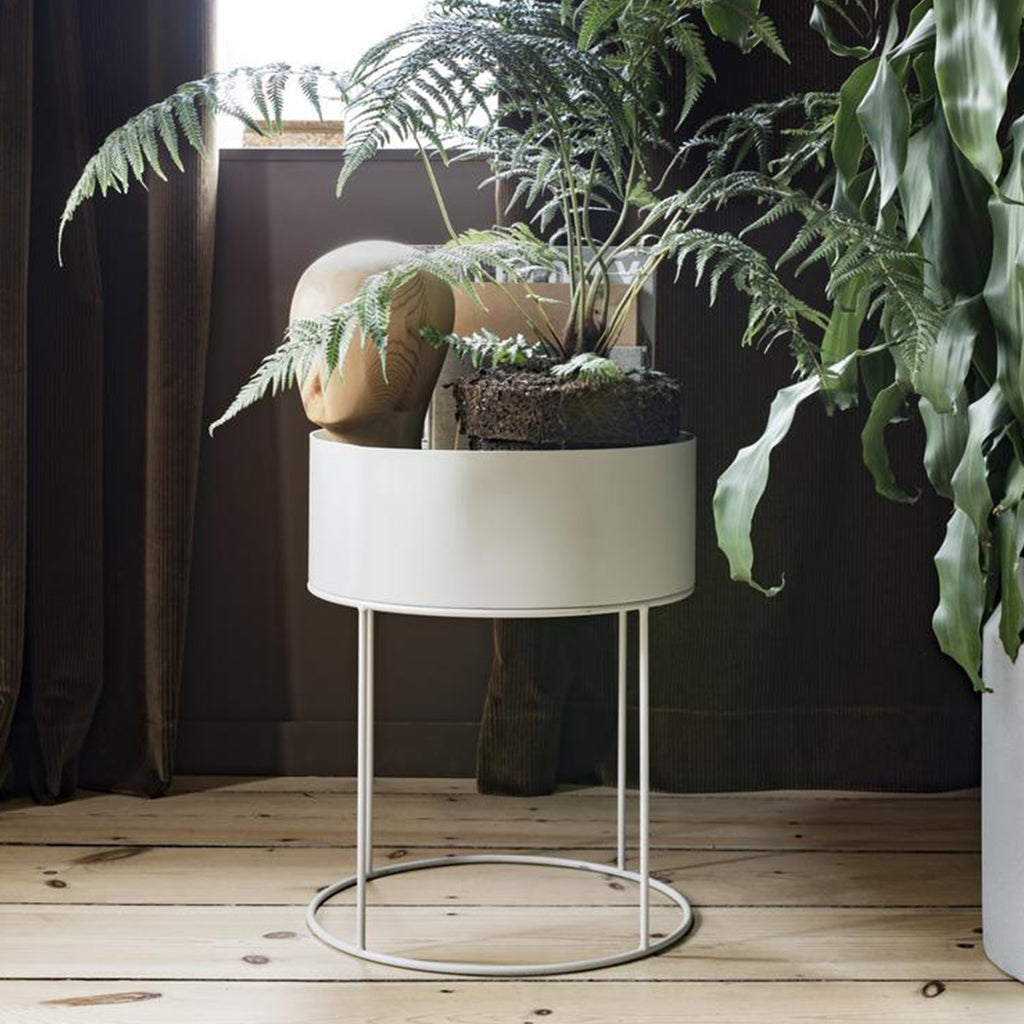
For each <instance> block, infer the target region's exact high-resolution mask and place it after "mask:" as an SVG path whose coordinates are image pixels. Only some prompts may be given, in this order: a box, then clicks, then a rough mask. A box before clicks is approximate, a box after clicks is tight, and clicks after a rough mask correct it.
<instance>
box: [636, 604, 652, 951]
mask: <svg viewBox="0 0 1024 1024" xmlns="http://www.w3.org/2000/svg"><path fill="white" fill-rule="evenodd" d="M649 611H650V609H649V608H648V607H647V605H642V606H641V608H640V708H639V711H640V714H639V718H640V840H639V842H640V948H641V949H647V947H648V945H649V943H650V934H651V928H650V916H651V914H650V903H651V886H650V874H651V871H650V860H651V836H650V818H651V815H650V797H651V793H650V789H651V779H650V756H649V754H650V680H649V678H648V676H649V672H650V667H649V659H648V642H649V641H648V632H649V631H648V621H647V620H648V613H649Z"/></svg>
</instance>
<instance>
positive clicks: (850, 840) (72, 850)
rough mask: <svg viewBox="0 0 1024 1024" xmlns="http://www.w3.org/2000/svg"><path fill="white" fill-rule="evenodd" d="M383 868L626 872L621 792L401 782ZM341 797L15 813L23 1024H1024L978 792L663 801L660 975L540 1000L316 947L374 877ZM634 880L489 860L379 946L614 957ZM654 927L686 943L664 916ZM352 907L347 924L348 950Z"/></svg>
mask: <svg viewBox="0 0 1024 1024" xmlns="http://www.w3.org/2000/svg"><path fill="white" fill-rule="evenodd" d="M377 793H378V796H377V799H376V801H375V806H376V813H377V821H376V836H377V841H378V854H377V855H378V857H380V858H381V859H383V860H386V861H388V862H397V861H401V860H403V859H409V858H413V857H421V856H443V855H444V854H446V853H449V852H456V851H458V852H466V851H468V850H533V849H538V850H539V849H555V850H558V851H560V853H561V854H562V855H565V856H573V857H577V856H578V857H585V858H587V859H592V860H596V861H599V862H608V863H610V862H611V860H612V857H613V845H614V824H613V823H614V795H613V794H612V793H610V792H609V791H607V790H601V789H574V790H566V791H564V792H560V793H559V794H557V795H556V796H553V797H545V798H534V799H524V800H518V799H508V798H498V797H483V796H479V795H477V794H476V793H475V791H474V789H473V787H472V785H471V784H470V783H468V782H453V781H452V780H438V781H430V780H382V781H381V782H380V784H379V786H378V789H377ZM353 813H354V797H353V786H352V783H351V780H344V779H198V778H191V779H183V780H181V782H180V783H179V784H178V785H177V786H176V789H175V792H174V794H173V795H172V796H170V797H168V798H166V799H163V800H158V801H146V800H138V799H132V798H128V797H120V796H112V795H95V794H85V795H83V796H81V797H80V798H79V799H77V800H74V801H72V802H71V803H68V804H64V805H61V806H58V807H38V806H35V805H33V804H31V803H28V802H17V801H16V802H8V803H6V804H0V1022H2V1024H57V1022H73V1024H79V1022H81V1024H136V1022H137V1024H162V1022H168V1024H170V1022H173V1024H243V1022H244V1024H264V1022H265V1024H328V1022H333V1021H344V1022H346V1024H347V1022H361V1021H367V1022H371V1021H372V1022H374V1024H387V1022H396V1024H397V1022H406V1024H432V1022H439V1024H440V1022H447V1024H465V1022H486V1024H505V1022H508V1024H533V1022H537V1024H539V1022H540V1020H541V1019H542V1018H546V1017H551V1018H552V1019H553V1020H554V1021H555V1022H556V1024H557V1022H559V1021H565V1022H571V1024H583V1022H588V1024H598V1022H606V1021H607V1022H623V1024H627V1022H628V1024H647V1022H650V1024H660V1022H665V1024H668V1022H672V1024H676V1022H683V1021H685V1022H698V1024H699V1022H709V1024H710V1022H719V1024H725V1022H736V1024H744V1022H755V1021H756V1022H758V1024H777V1022H778V1024H781V1022H791V1021H801V1022H805V1021H818V1022H831V1021H836V1022H843V1024H851V1022H864V1024H867V1022H872V1024H876V1022H888V1021H894V1022H908V1024H914V1022H918V1021H930V1022H940V1024H941V1022H953V1021H956V1022H963V1024H971V1022H979V1024H981V1022H984V1024H1001V1022H1004V1021H1005V1022H1010V1021H1013V1022H1014V1024H1019V1022H1020V1021H1022V1020H1024V986H1021V985H1018V984H1017V983H1016V982H1012V981H1010V980H1009V979H1007V978H1006V977H1005V976H1004V975H1003V974H1001V973H1000V972H999V971H998V970H997V969H996V968H995V967H993V966H992V965H991V964H990V963H989V962H988V961H987V960H986V959H985V956H984V953H983V952H982V948H981V913H980V909H979V907H978V903H979V877H978V872H979V863H978V852H977V850H978V801H977V796H976V794H974V793H962V794H949V795H941V796H934V797H928V796H924V797H922V796H871V795H867V796H865V795H857V794H827V793H805V794H794V793H766V794H753V795H751V794H744V795H728V796H669V795H655V796H654V797H653V799H652V815H651V816H652V833H653V842H654V849H653V852H652V867H653V869H654V870H655V872H656V873H657V875H658V876H659V877H661V878H665V879H668V880H671V881H672V882H673V883H675V884H676V885H678V886H679V887H680V888H681V889H682V890H683V891H684V892H685V893H686V894H687V895H689V896H690V898H691V900H692V901H693V903H694V906H695V908H696V915H697V927H696V929H695V931H694V932H693V933H692V935H691V936H690V937H689V938H688V939H687V940H685V941H684V942H683V943H681V944H680V945H678V946H676V947H675V948H673V949H671V950H669V951H667V952H666V953H664V954H662V955H661V956H660V957H657V958H653V959H648V960H644V961H640V962H638V963H634V964H628V965H624V966H622V967H618V968H613V969H610V970H606V971H600V972H589V973H585V974H579V975H571V976H565V977H562V978H557V979H537V980H528V981H504V982H500V981H488V980H485V979H480V980H463V979H458V978H450V977H446V976H443V975H437V974H415V973H410V972H404V971H399V970H393V969H390V968H384V967H378V966H376V965H372V964H366V963H363V962H361V961H357V960H354V959H352V958H349V957H346V956H344V955H343V954H340V953H336V952H334V951H332V950H329V949H327V948H326V947H324V946H322V945H321V944H319V943H318V942H317V941H316V940H315V939H313V938H312V937H310V936H309V935H308V934H307V933H306V930H305V926H304V921H303V915H304V905H305V903H306V902H307V901H308V899H309V897H310V895H311V894H312V893H313V892H314V891H315V890H316V889H317V888H318V887H319V886H322V885H324V884H326V883H327V882H329V881H332V880H334V879H335V878H337V877H340V876H341V875H343V874H347V873H349V872H350V871H351V870H352V864H353V859H354V850H353V825H354V821H353ZM634 900H635V891H634V890H633V889H632V887H631V886H629V885H628V884H626V883H622V882H620V881H618V880H616V879H615V878H614V877H612V876H604V875H600V874H584V873H582V872H580V873H567V872H565V871H559V870H557V869H554V868H552V869H546V868H545V869H540V868H521V867H491V866H466V867H452V868H449V869H446V870H444V871H435V872H425V873H415V874H409V875H404V876H398V877H395V878H391V879H383V880H380V881H378V882H376V883H374V885H373V887H372V907H373V911H372V916H371V918H370V928H369V938H370V941H371V942H372V943H373V944H374V945H376V946H378V947H380V948H383V949H387V950H390V951H393V952H401V953H405V954H406V955H421V956H422V955H429V956H434V957H438V958H441V959H448V958H451V959H456V958H466V957H475V958H478V959H483V960H487V959H494V960H499V959H509V960H517V959H519V960H524V959H529V960H538V959H548V958H550V959H552V960H557V959H565V958H567V957H570V956H573V957H575V956H581V955H596V954H598V953H601V952H608V951H611V950H613V949H617V948H623V947H627V946H629V945H630V944H632V942H633V941H635V940H634V936H633V931H632V929H633V928H634V926H635V911H634V909H633V907H634ZM653 902H654V905H653V908H652V928H653V929H654V930H655V931H664V930H667V929H669V928H671V927H672V923H673V920H674V915H673V911H672V910H671V908H670V907H668V906H666V905H665V903H664V901H663V900H661V899H660V898H658V899H655V900H654V901H653ZM350 904H351V899H350V898H348V899H342V898H339V899H338V900H337V901H336V905H335V906H333V907H332V908H331V909H329V910H328V911H327V913H326V919H327V920H328V921H329V922H330V923H331V924H332V925H333V927H335V928H336V929H337V930H338V931H344V930H345V929H346V928H347V927H348V926H349V924H350V922H351V917H352V908H351V905H350Z"/></svg>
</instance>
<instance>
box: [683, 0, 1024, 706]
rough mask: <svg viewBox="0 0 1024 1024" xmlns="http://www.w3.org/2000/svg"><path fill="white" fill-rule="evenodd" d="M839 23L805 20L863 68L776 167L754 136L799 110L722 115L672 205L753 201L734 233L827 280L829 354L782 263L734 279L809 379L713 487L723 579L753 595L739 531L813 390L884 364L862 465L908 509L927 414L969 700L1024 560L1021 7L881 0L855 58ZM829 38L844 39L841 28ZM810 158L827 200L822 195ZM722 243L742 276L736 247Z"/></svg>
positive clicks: (943, 576) (942, 588)
mask: <svg viewBox="0 0 1024 1024" xmlns="http://www.w3.org/2000/svg"><path fill="white" fill-rule="evenodd" d="M826 6H827V7H828V11H827V12H826V10H825V7H826ZM968 8H969V9H968ZM838 9H839V8H838V6H837V4H836V3H829V4H827V5H826V4H823V3H819V4H818V9H817V11H816V13H815V17H814V24H815V26H816V27H817V28H818V30H819V31H820V32H821V33H822V35H823V36H824V37H825V40H826V42H827V44H828V45H829V46H830V48H831V49H832V51H833V52H834V53H837V54H839V55H840V56H843V57H847V58H851V59H853V60H854V61H855V66H854V67H853V70H852V72H851V74H850V75H849V77H848V78H847V80H846V82H845V84H844V85H843V86H842V88H841V89H840V90H839V93H838V95H836V96H835V97H833V98H832V100H831V113H827V110H828V107H829V102H828V101H826V100H824V99H823V98H821V97H816V99H815V103H816V110H815V112H814V113H813V114H812V113H811V111H810V109H809V104H808V103H807V100H806V98H805V101H804V107H805V116H804V123H803V125H802V127H801V128H799V129H798V131H797V133H796V134H795V135H794V134H792V133H791V134H790V135H789V137H788V139H787V140H786V141H787V143H788V145H786V146H784V147H783V152H782V153H781V155H776V156H773V157H772V158H771V159H768V158H767V157H766V156H765V154H764V148H765V144H766V140H767V139H772V138H773V133H772V132H771V131H770V130H769V128H768V127H767V124H768V123H769V122H772V121H774V120H777V119H778V118H779V117H784V116H791V114H792V112H793V111H794V110H795V109H798V105H797V103H795V102H794V100H792V99H790V100H785V101H782V102H780V103H779V104H777V109H776V110H775V111H774V112H773V111H771V110H766V108H765V106H764V105H763V104H762V105H759V106H758V107H755V108H752V109H751V110H749V111H744V112H741V113H740V114H737V115H734V116H731V117H730V118H725V119H718V120H717V121H716V123H714V124H712V125H711V126H710V127H708V128H706V129H705V130H704V131H702V132H701V133H699V140H698V142H697V143H696V145H695V146H693V147H691V148H698V149H699V148H701V147H703V149H704V150H705V151H706V155H707V167H708V171H707V173H706V175H705V177H704V179H703V180H702V181H701V182H699V183H698V185H697V186H695V187H694V188H693V189H691V190H690V191H689V192H688V193H686V194H684V195H682V196H679V197H675V198H674V200H672V201H671V202H674V203H675V205H676V206H677V207H679V208H685V210H686V211H688V212H689V211H700V210H704V209H708V208H718V207H719V206H721V205H722V204H724V203H727V202H731V201H733V200H737V199H739V200H744V201H745V202H746V203H747V204H748V205H749V203H750V201H753V202H754V203H756V204H759V206H760V207H761V209H760V210H759V211H758V213H757V214H756V215H755V217H754V218H753V219H752V221H751V222H750V223H749V224H748V226H747V228H746V229H745V231H744V232H742V236H743V237H744V238H747V237H749V235H750V233H751V232H756V231H757V229H758V228H760V227H764V226H766V225H768V224H778V223H786V224H790V223H791V224H792V225H793V227H792V232H791V240H790V244H789V246H788V248H787V250H786V252H785V254H784V256H783V259H782V261H781V263H782V264H789V266H790V267H792V269H793V271H794V272H795V273H799V272H800V271H802V270H803V269H805V268H806V267H808V266H811V265H813V264H817V265H818V266H819V267H821V268H823V269H824V271H825V273H826V276H827V284H826V286H825V289H824V293H823V295H822V296H821V297H822V298H823V299H824V300H825V302H826V303H827V306H828V310H827V312H825V311H823V312H822V314H821V318H822V319H824V321H825V322H826V323H827V324H828V327H827V328H826V330H825V333H824V336H823V337H821V338H820V339H819V338H818V337H817V336H816V335H815V334H814V330H813V329H814V328H819V327H820V321H819V322H816V321H814V320H813V318H810V317H808V316H807V315H806V310H807V307H806V304H805V303H803V302H800V301H798V300H796V299H795V298H794V297H793V296H792V294H791V293H790V292H789V291H788V290H786V289H784V288H782V287H781V285H780V283H779V282H778V279H776V278H775V277H774V272H775V271H778V270H779V267H769V266H768V265H767V262H764V263H762V264H761V266H760V267H759V268H758V272H757V274H758V276H757V279H756V280H746V281H745V280H744V279H743V278H742V277H740V278H739V279H738V280H737V281H735V283H737V284H738V286H739V288H740V290H741V291H743V292H745V293H747V294H749V295H751V309H750V324H749V327H748V332H747V336H748V338H749V337H750V334H751V331H752V330H756V332H757V333H758V335H759V336H760V337H763V338H768V339H770V338H772V337H777V336H781V335H786V336H787V337H788V338H789V339H790V342H791V344H792V345H793V350H794V355H795V358H796V361H797V370H798V373H799V374H800V375H801V376H802V377H803V378H804V379H802V380H800V381H799V382H798V383H796V384H793V385H790V386H789V387H788V388H785V389H783V390H782V391H780V392H779V394H778V396H777V397H776V401H775V403H773V405H772V410H771V412H770V413H769V418H768V425H767V428H766V431H765V434H764V435H763V436H762V438H761V439H760V440H759V441H758V442H756V443H755V444H754V445H752V446H749V447H748V448H746V449H744V450H743V451H742V452H740V454H739V455H738V456H737V458H736V460H735V461H734V462H733V464H732V465H731V466H730V467H729V469H728V470H727V471H726V473H725V474H723V476H722V478H721V480H720V481H719V488H718V492H717V493H716V499H715V510H716V525H717V528H718V539H719V545H720V547H721V548H722V550H723V551H724V552H725V554H726V556H727V557H728V559H729V562H730V566H731V567H732V572H733V575H734V577H736V578H738V579H745V580H747V581H749V582H752V578H751V573H750V569H751V566H752V564H753V550H752V548H751V545H750V525H751V521H752V517H753V514H754V511H755V509H756V505H757V501H758V499H759V498H760V495H761V493H762V492H763V489H764V487H765V486H766V483H767V472H768V454H769V453H770V452H771V451H772V450H773V449H774V448H775V446H776V445H777V444H778V443H779V442H780V441H781V440H782V438H783V437H784V436H785V433H786V430H787V429H788V425H789V423H790V422H791V420H792V415H793V412H794V410H795V407H796V406H797V405H798V404H799V403H800V402H802V401H803V400H805V399H806V398H807V397H809V396H810V395H811V394H823V395H824V397H825V398H826V401H827V403H828V404H829V405H830V406H833V405H835V406H839V407H841V408H845V407H846V406H848V405H850V404H853V403H854V402H855V401H856V399H857V397H858V386H857V375H856V373H855V372H851V371H852V366H853V364H852V363H851V362H850V360H852V359H858V360H860V362H861V365H862V371H866V369H867V367H868V365H869V360H868V359H861V358H860V357H862V356H865V355H866V354H867V353H869V352H872V351H877V350H883V351H884V352H885V353H888V354H889V355H891V357H892V358H891V360H889V361H888V365H887V367H886V369H885V376H883V377H881V378H879V377H878V375H877V372H876V371H877V369H878V367H879V365H882V366H884V365H885V364H876V363H875V362H871V363H870V365H872V366H873V367H874V368H875V369H874V370H873V371H872V378H871V388H870V391H869V397H870V398H871V399H872V402H871V409H870V413H869V415H868V418H867V422H866V425H865V428H864V434H863V439H862V440H863V448H864V461H865V464H866V466H867V468H868V469H869V471H870V472H871V473H872V475H873V477H874V480H875V483H876V487H877V488H878V490H879V491H880V492H881V493H882V494H884V495H886V496H887V497H890V498H892V499H894V500H897V501H905V500H907V498H908V496H907V495H906V494H905V493H904V492H903V491H902V490H901V489H900V488H899V487H898V486H897V485H896V482H895V480H894V478H893V475H892V470H891V467H890V464H889V460H888V456H887V453H886V450H885V444H884V434H885V429H886V426H887V425H888V424H889V423H892V422H896V421H898V420H899V419H901V418H903V416H904V415H908V414H912V413H913V411H914V409H915V408H916V409H917V411H919V412H920V415H921V418H922V421H923V423H924V427H925V432H926V437H927V444H926V448H925V453H924V461H925V468H926V470H927V473H928V479H929V481H930V483H931V485H932V486H933V487H934V488H935V490H936V491H937V492H938V493H939V494H941V495H942V496H944V497H946V498H948V499H949V500H950V501H951V503H952V506H953V510H952V515H951V517H950V520H949V524H948V527H947V531H946V536H945V539H944V541H943V543H942V546H941V547H940V549H939V551H938V553H937V554H936V557H935V564H936V569H937V572H938V576H939V595H940V596H939V605H938V608H937V609H936V612H935V616H934V620H933V626H934V631H935V635H936V637H937V639H938V640H939V643H940V645H941V647H942V649H943V650H944V651H945V652H946V653H947V654H949V655H950V656H951V657H953V658H954V659H956V661H957V662H958V663H959V664H960V665H961V666H962V667H963V669H964V671H965V672H966V674H967V675H968V677H969V678H970V679H971V681H972V682H973V684H974V685H975V686H976V687H978V688H982V687H983V686H984V683H983V681H982V677H981V665H980V661H981V640H980V630H981V627H982V625H983V623H984V621H985V618H986V617H987V615H988V614H990V613H991V610H992V607H993V604H994V601H995V599H996V597H997V596H998V595H999V593H1000V592H1002V597H1003V605H1004V612H1005V618H1004V619H1001V621H1000V636H1001V639H1002V642H1003V646H1004V648H1005V649H1006V651H1007V653H1008V654H1009V655H1010V656H1011V657H1015V656H1016V654H1017V652H1018V649H1019V647H1020V642H1021V641H1020V633H1021V628H1022V626H1024V595H1022V594H1021V592H1020V588H1019V584H1018V582H1017V579H1016V567H1017V564H1018V561H1019V559H1020V556H1021V552H1022V550H1024V526H1022V521H1024V513H1022V507H1024V506H1022V501H1021V498H1022V494H1024V370H1022V366H1024V360H1022V352H1021V348H1022V344H1024V272H1022V270H1021V264H1020V252H1021V251H1022V248H1024V119H1020V120H1017V121H1016V122H1014V123H1012V125H1010V127H1009V130H1007V129H1006V127H1005V126H1006V125H1007V123H1008V121H1009V118H1008V117H1007V115H1008V113H1009V114H1011V116H1012V111H1011V109H1010V108H1009V107H1008V101H1007V96H1008V95H1014V94H1016V95H1020V90H1021V88H1022V87H1024V80H1022V72H1021V71H1020V69H1019V66H1018V64H1019V43H1020V35H1021V30H1022V20H1024V3H1022V2H1021V0H1011V2H1008V3H1002V2H1000V0H991V2H988V0H982V2H979V3H977V4H972V5H966V6H965V5H962V4H958V3H955V2H954V0H934V3H933V0H922V2H920V3H918V4H916V5H915V6H914V7H913V8H912V9H911V10H910V12H909V14H905V15H904V20H901V18H900V11H899V8H898V7H897V6H895V5H894V6H893V9H892V11H893V13H892V16H891V18H890V19H889V22H888V27H887V30H886V32H885V34H884V35H885V38H884V42H882V43H881V45H880V40H881V39H882V32H881V31H880V26H879V27H873V28H871V29H870V30H868V31H866V32H865V37H866V38H867V39H868V40H869V41H867V42H864V43H863V44H859V45H852V44H848V43H845V42H842V41H840V39H839V33H838V31H837V29H838V28H839V27H840V22H841V19H836V18H834V17H832V16H833V15H834V14H835V13H836V11H837V10H838ZM861 11H864V8H863V7H861ZM841 27H842V28H844V29H845V30H847V31H848V30H849V29H851V28H852V27H855V23H854V20H853V19H852V18H851V19H847V21H846V22H843V23H842V25H841ZM857 27H863V26H857ZM872 37H873V38H872ZM823 111H826V113H825V116H824V117H823V116H822V112H823ZM823 134H827V135H828V137H829V142H828V146H827V148H823V147H822V146H821V145H820V142H821V139H822V136H823ZM775 137H776V138H777V134H776V136H775ZM751 154H753V155H754V157H755V158H756V162H757V165H758V166H757V168H756V169H755V170H751V169H750V167H749V163H750V155H751ZM822 157H824V159H823V160H822ZM819 161H821V163H822V166H823V168H824V171H825V179H824V185H826V186H827V185H828V184H831V186H832V198H831V202H825V201H824V200H823V199H822V198H821V191H822V184H821V182H822V175H821V173H820V172H819V173H817V174H815V173H814V172H815V170H816V165H817V163H818V162H819ZM808 181H812V182H814V183H815V184H816V185H817V187H816V188H815V191H813V192H811V191H808ZM812 187H814V186H812ZM737 242H738V240H737ZM687 244H688V245H691V246H695V247H696V251H697V252H698V266H699V267H701V266H704V265H707V266H712V265H714V260H715V258H716V250H715V249H714V248H712V247H711V244H710V242H708V241H704V240H701V241H700V242H697V241H690V242H689V243H686V244H684V245H680V247H679V249H680V251H684V250H685V248H686V245H687ZM715 246H716V247H718V248H720V249H721V250H722V251H723V252H725V253H728V254H729V256H728V259H729V260H730V261H731V263H730V265H735V266H739V267H742V265H743V257H742V256H741V255H740V250H739V248H738V247H737V243H736V242H729V241H727V240H716V242H715ZM702 260H703V263H702ZM769 292H771V293H772V294H773V296H774V298H773V301H771V302H767V301H766V300H765V298H764V296H765V295H766V294H768V293H769ZM819 341H820V344H819ZM865 345H870V346H872V347H871V348H866V347H865ZM873 358H874V357H872V359H873ZM861 376H862V377H864V380H865V385H867V375H866V373H863V372H862V374H861ZM839 378H842V379H841V380H840V379H839Z"/></svg>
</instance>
